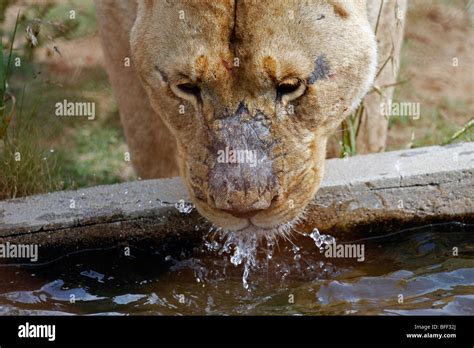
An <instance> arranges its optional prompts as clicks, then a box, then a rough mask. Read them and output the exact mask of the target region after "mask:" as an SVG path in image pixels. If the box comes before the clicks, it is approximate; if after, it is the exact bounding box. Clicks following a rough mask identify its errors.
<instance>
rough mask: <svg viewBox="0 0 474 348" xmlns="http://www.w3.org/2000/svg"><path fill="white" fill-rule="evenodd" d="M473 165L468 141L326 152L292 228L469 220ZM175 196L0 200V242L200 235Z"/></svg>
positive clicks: (135, 192)
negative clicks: (351, 153) (300, 219)
mask: <svg viewBox="0 0 474 348" xmlns="http://www.w3.org/2000/svg"><path fill="white" fill-rule="evenodd" d="M473 174H474V143H463V144H455V145H450V146H444V147H439V146H435V147H426V148H418V149H413V150H405V151H395V152H386V153H380V154H371V155H365V156H357V157H353V158H349V159H332V160H329V161H327V165H326V174H325V179H324V182H323V185H322V187H321V189H320V191H319V192H318V194H317V196H316V198H315V200H314V202H313V204H311V206H310V207H309V209H308V214H307V216H308V220H307V223H305V224H304V225H303V226H301V227H300V228H298V229H299V230H302V229H303V230H308V231H309V230H311V229H312V228H313V227H318V228H319V229H320V231H324V232H329V233H331V234H333V235H335V236H337V237H340V238H345V237H352V238H354V237H356V236H359V235H360V236H366V235H367V234H375V233H376V234H381V233H386V232H390V231H392V230H394V229H397V228H400V227H401V226H405V225H414V224H423V223H431V222H441V221H464V222H474V203H473V201H474V175H473ZM180 200H184V201H187V200H188V195H187V192H186V189H185V188H184V186H183V184H182V182H181V179H179V178H174V179H161V180H149V181H139V182H130V183H124V184H117V185H110V186H99V187H93V188H88V189H81V190H77V191H65V192H54V193H50V194H45V195H38V196H32V197H25V198H20V199H15V200H7V201H2V202H0V242H2V241H3V242H5V241H10V242H15V243H29V244H31V243H37V244H40V245H41V247H42V249H47V248H54V249H58V248H59V249H64V248H65V249H82V248H91V247H103V246H111V245H116V244H119V243H127V244H129V243H143V244H145V245H150V246H152V245H159V244H160V243H162V242H163V241H164V240H177V239H181V240H188V241H192V240H195V239H196V238H200V237H201V236H202V233H203V232H205V231H207V230H208V228H209V225H208V224H207V222H206V221H205V220H204V219H203V218H201V217H200V216H199V214H197V212H196V211H195V210H193V211H192V212H190V213H186V212H180V211H179V209H177V208H176V207H175V204H176V203H179V202H180ZM180 210H181V211H184V210H186V209H180Z"/></svg>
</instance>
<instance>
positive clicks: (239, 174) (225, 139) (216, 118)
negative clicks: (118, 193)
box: [131, 0, 376, 232]
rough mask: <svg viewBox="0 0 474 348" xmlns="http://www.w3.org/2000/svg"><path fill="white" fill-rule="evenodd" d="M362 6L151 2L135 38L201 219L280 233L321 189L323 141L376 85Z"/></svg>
mask: <svg viewBox="0 0 474 348" xmlns="http://www.w3.org/2000/svg"><path fill="white" fill-rule="evenodd" d="M365 11H366V10H365V3H364V2H363V1H360V0H359V1H357V0H356V1H344V2H337V1H329V0H328V1H314V0H313V1H303V0H302V1H288V0H284V1H278V0H268V1H238V2H235V3H234V1H217V0H216V1H197V0H196V1H145V2H139V10H138V17H137V20H136V23H135V26H134V28H133V31H132V35H131V48H132V57H133V61H134V64H135V66H136V69H137V71H138V73H139V75H140V77H141V79H142V82H143V84H144V86H145V89H146V91H147V94H148V97H149V100H150V101H151V104H152V106H153V108H154V110H155V111H156V112H157V114H158V115H159V116H160V117H161V118H162V119H163V120H164V122H165V123H166V124H167V126H168V127H169V129H170V130H171V131H172V132H173V134H174V135H175V136H176V140H177V143H178V148H179V159H178V161H179V164H180V170H181V174H182V176H183V178H184V180H185V182H186V185H187V187H188V189H189V192H190V195H191V197H192V200H193V201H194V203H195V205H196V207H197V209H198V210H199V212H200V213H201V214H202V215H204V216H205V217H206V218H208V219H209V220H210V221H211V222H213V223H214V224H216V225H217V226H220V227H222V228H224V229H229V230H242V231H244V232H245V231H248V230H258V231H266V232H269V231H282V230H283V229H284V227H287V226H289V224H290V223H291V222H293V221H296V219H298V217H299V216H300V215H301V214H302V212H303V210H304V208H305V207H306V206H307V204H308V203H309V202H310V200H311V199H312V198H313V196H314V195H315V193H316V191H317V190H318V188H319V186H320V183H321V179H322V175H323V169H324V159H325V149H326V141H327V138H328V136H329V135H330V134H331V132H332V131H333V130H334V129H335V128H336V127H337V126H338V125H339V124H340V122H341V121H342V119H343V118H344V117H345V116H347V115H348V114H349V113H350V112H351V111H352V110H353V109H354V108H355V106H356V105H357V104H358V102H359V101H360V99H361V97H363V95H364V94H365V93H366V92H367V90H368V88H369V86H370V84H371V83H372V80H373V78H374V70H375V64H376V63H375V60H376V58H375V57H376V53H375V47H376V44H375V39H374V35H373V33H372V31H371V29H370V26H369V23H368V20H367V17H366V12H365Z"/></svg>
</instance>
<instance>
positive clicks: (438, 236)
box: [0, 223, 474, 315]
mask: <svg viewBox="0 0 474 348" xmlns="http://www.w3.org/2000/svg"><path fill="white" fill-rule="evenodd" d="M473 232H474V226H472V225H469V226H468V225H462V224H456V223H453V224H449V225H446V224H444V225H431V226H426V227H424V228H417V229H413V230H411V231H402V232H400V233H396V234H392V235H390V236H385V237H379V238H368V239H365V240H358V241H354V242H353V243H358V244H362V245H364V246H365V248H364V250H365V257H364V262H358V261H357V260H356V259H354V258H327V257H325V255H324V253H321V252H320V250H319V248H320V247H324V245H325V244H324V243H322V242H321V241H322V240H324V241H325V242H328V243H329V242H331V241H332V239H331V237H330V236H324V235H320V234H319V233H318V234H316V233H314V231H313V233H312V234H311V235H308V236H302V237H301V238H299V239H296V240H292V241H286V240H278V241H276V242H273V241H268V242H267V241H266V242H265V243H263V245H261V246H259V247H258V248H256V249H251V247H252V246H253V245H255V243H256V241H254V240H253V239H252V238H248V240H247V241H246V242H245V243H247V244H248V246H250V248H248V249H245V247H246V245H245V243H244V244H242V243H243V242H242V243H241V244H239V242H238V241H237V240H235V236H234V239H232V240H231V242H229V238H227V239H225V238H224V240H221V239H219V238H214V239H211V240H206V241H205V242H204V243H203V245H202V246H200V247H199V248H195V249H193V250H179V251H178V252H176V251H174V252H172V253H171V252H170V253H169V254H168V253H163V252H160V253H155V254H150V253H149V252H143V251H140V250H138V249H132V256H126V255H124V253H123V250H122V249H119V248H117V249H110V250H96V251H87V252H83V253H79V254H72V255H69V256H66V257H64V258H62V259H59V260H57V261H55V262H53V263H51V264H48V265H43V266H35V267H25V266H21V267H20V266H5V265H4V266H2V267H0V279H1V280H2V281H1V283H0V315H16V314H46V315H47V314H60V315H66V314H108V315H124V314H125V315H127V314H148V315H156V314H167V315H178V314H180V315H186V314H312V315H314V314H392V315H409V314H428V315H430V314H459V315H467V314H470V315H474V235H473ZM315 242H317V243H316V244H318V243H319V245H318V246H316V245H315ZM226 243H227V244H226ZM236 247H240V248H241V249H236ZM456 248H457V249H456ZM456 250H457V252H458V254H457V256H455V255H456ZM249 260H250V263H249V262H248V261H249Z"/></svg>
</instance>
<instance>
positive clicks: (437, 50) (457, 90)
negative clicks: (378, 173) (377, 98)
mask: <svg viewBox="0 0 474 348" xmlns="http://www.w3.org/2000/svg"><path fill="white" fill-rule="evenodd" d="M473 8H474V3H473V2H472V1H471V2H469V1H462V0H453V1H440V0H437V1H429V0H411V1H409V8H408V14H407V16H408V17H407V25H406V28H405V41H404V47H403V50H402V57H401V69H400V75H399V81H408V82H407V83H406V84H402V85H401V86H400V87H398V88H397V90H396V99H397V100H398V101H402V102H404V101H414V102H419V103H420V109H421V117H420V118H419V119H418V120H408V122H399V120H396V121H395V122H391V125H390V131H389V133H388V135H389V137H388V144H387V145H388V148H389V149H397V148H403V147H406V146H407V144H410V143H411V142H412V140H411V139H412V134H414V137H415V144H416V145H418V146H419V145H432V144H439V143H441V142H442V141H443V140H444V138H445V137H447V136H449V135H451V134H452V133H453V132H454V131H456V130H457V129H459V128H460V127H462V125H463V124H465V123H466V122H467V121H469V120H470V119H472V118H473V116H474V92H473V91H474V30H473V15H474V12H473V10H474V9H473ZM456 63H457V65H456ZM397 121H398V122H397Z"/></svg>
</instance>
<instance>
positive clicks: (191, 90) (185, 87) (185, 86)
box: [177, 82, 200, 96]
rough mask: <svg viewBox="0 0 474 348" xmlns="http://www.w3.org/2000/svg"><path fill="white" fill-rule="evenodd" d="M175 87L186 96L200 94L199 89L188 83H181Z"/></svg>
mask: <svg viewBox="0 0 474 348" xmlns="http://www.w3.org/2000/svg"><path fill="white" fill-rule="evenodd" d="M177 87H178V88H179V90H180V91H181V92H183V93H186V94H191V95H194V96H198V95H199V93H200V90H199V87H198V86H196V85H195V84H193V83H190V82H186V83H181V84H179V85H178V86H177Z"/></svg>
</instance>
